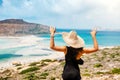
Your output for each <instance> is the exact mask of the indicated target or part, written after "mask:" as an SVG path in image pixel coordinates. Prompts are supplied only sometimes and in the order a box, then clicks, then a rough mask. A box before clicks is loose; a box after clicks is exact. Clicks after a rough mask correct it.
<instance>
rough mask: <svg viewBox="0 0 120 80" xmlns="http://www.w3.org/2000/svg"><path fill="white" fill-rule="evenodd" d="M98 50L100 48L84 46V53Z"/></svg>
mask: <svg viewBox="0 0 120 80" xmlns="http://www.w3.org/2000/svg"><path fill="white" fill-rule="evenodd" d="M96 51H98V49H95V48H83V53H92V52H96Z"/></svg>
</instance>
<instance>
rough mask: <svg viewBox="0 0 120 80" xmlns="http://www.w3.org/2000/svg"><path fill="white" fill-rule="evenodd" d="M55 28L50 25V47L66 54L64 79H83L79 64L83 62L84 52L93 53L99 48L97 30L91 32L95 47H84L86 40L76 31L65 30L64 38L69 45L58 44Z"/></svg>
mask: <svg viewBox="0 0 120 80" xmlns="http://www.w3.org/2000/svg"><path fill="white" fill-rule="evenodd" d="M54 34H55V28H53V27H50V36H51V37H50V48H51V49H53V50H56V51H60V52H63V53H64V54H65V66H64V70H63V74H62V78H63V80H81V76H80V70H79V67H78V64H83V61H82V59H81V58H80V57H81V56H82V55H83V54H84V53H86V54H87V53H92V52H96V51H97V50H98V43H97V40H96V30H93V31H92V32H91V36H92V39H93V43H94V47H93V48H84V40H83V39H82V38H81V37H80V36H78V35H77V33H76V32H75V31H70V32H69V33H67V32H63V33H62V37H63V40H64V41H65V42H66V43H67V44H68V45H69V47H68V46H56V45H55V43H54Z"/></svg>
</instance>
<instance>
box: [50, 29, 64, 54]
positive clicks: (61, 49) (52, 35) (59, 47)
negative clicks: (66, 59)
mask: <svg viewBox="0 0 120 80" xmlns="http://www.w3.org/2000/svg"><path fill="white" fill-rule="evenodd" d="M54 34H55V28H54V27H50V48H51V49H53V50H56V51H60V52H64V53H66V47H65V46H55V42H54Z"/></svg>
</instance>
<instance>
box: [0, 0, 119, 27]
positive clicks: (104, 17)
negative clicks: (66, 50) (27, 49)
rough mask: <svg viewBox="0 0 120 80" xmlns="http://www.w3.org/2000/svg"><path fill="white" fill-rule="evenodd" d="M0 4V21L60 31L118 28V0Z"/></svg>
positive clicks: (13, 0)
mask: <svg viewBox="0 0 120 80" xmlns="http://www.w3.org/2000/svg"><path fill="white" fill-rule="evenodd" d="M0 1H2V0H0ZM0 3H2V7H0V18H1V19H5V18H23V19H25V20H27V21H31V22H37V23H42V24H47V25H55V26H58V27H61V26H62V27H63V28H64V27H65V26H66V28H69V27H71V28H74V27H75V26H76V27H75V28H91V27H93V26H96V25H97V26H100V27H103V28H104V27H107V28H111V27H116V28H119V27H120V22H119V21H120V5H119V4H120V0H3V1H2V2H0ZM68 26H69V27H68Z"/></svg>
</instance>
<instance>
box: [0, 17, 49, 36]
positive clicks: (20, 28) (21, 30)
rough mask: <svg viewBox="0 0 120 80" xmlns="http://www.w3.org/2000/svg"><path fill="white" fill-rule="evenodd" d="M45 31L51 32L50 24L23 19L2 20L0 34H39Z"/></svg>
mask: <svg viewBox="0 0 120 80" xmlns="http://www.w3.org/2000/svg"><path fill="white" fill-rule="evenodd" d="M45 33H49V26H46V25H42V24H36V23H29V22H26V21H24V20H23V19H6V20H2V21H0V35H3V36H19V35H38V34H45Z"/></svg>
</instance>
